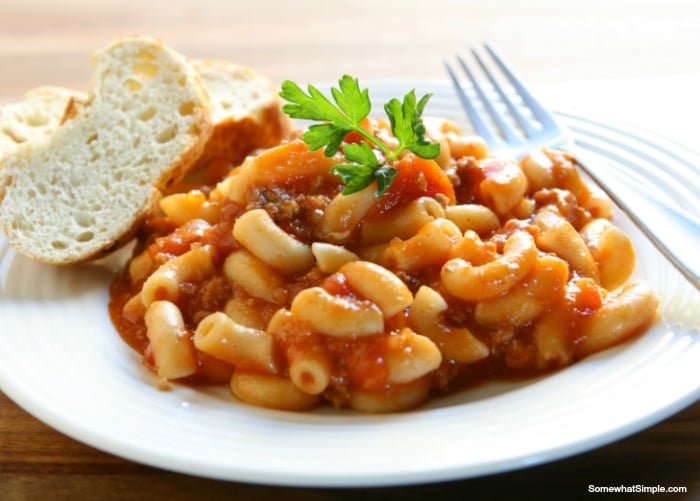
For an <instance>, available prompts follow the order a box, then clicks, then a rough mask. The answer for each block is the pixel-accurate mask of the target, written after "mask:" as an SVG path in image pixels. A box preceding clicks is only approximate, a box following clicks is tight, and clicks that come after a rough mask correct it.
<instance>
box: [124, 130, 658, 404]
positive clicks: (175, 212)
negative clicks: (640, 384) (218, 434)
mask: <svg viewBox="0 0 700 501" xmlns="http://www.w3.org/2000/svg"><path fill="white" fill-rule="evenodd" d="M368 127H370V128H372V127H373V128H379V129H381V130H375V133H376V134H377V136H378V137H383V138H387V137H388V136H387V134H388V132H387V130H388V129H386V127H387V126H386V124H383V123H382V122H380V121H369V125H368ZM427 134H428V136H429V137H431V138H432V139H433V140H435V141H438V142H440V144H441V145H442V147H443V150H442V152H441V154H440V156H439V157H438V158H437V159H436V161H435V162H433V161H421V162H413V161H409V162H407V165H409V166H410V168H411V169H413V170H411V171H406V172H407V173H404V174H403V176H404V177H403V178H402V179H401V182H400V183H399V186H400V188H397V189H394V187H393V186H392V189H390V190H388V191H387V192H386V193H385V194H384V195H383V196H382V197H381V198H377V197H376V194H375V192H376V186H375V185H371V186H369V187H367V188H365V189H364V190H361V191H359V192H357V193H354V194H352V195H342V194H341V193H340V189H341V185H340V183H339V179H338V178H337V177H335V176H334V175H332V174H331V173H330V169H331V167H332V166H333V165H335V164H336V163H338V162H339V161H340V158H339V157H338V158H335V157H334V158H326V157H324V156H323V155H322V154H321V153H319V152H310V151H309V150H308V148H307V147H306V145H304V144H303V143H302V142H301V141H298V140H292V141H290V142H288V143H285V144H282V145H279V146H277V147H274V148H271V149H269V150H267V151H265V152H263V153H261V154H260V155H258V156H251V157H248V158H247V159H246V160H245V162H244V163H243V164H242V165H241V166H239V167H237V168H234V169H233V170H232V171H231V172H230V174H228V175H227V177H226V178H225V179H222V180H220V182H219V183H218V184H217V185H215V186H211V187H209V188H208V189H202V190H192V191H189V192H184V193H176V192H175V194H173V195H169V196H167V197H165V198H164V199H163V200H162V201H161V210H162V212H163V214H162V215H161V219H160V220H158V221H161V220H163V219H162V218H164V221H165V222H166V224H163V223H160V224H161V226H159V225H158V224H155V223H154V224H153V226H152V227H153V228H155V229H154V233H153V235H151V238H148V239H147V240H145V241H144V250H143V251H142V252H141V253H139V254H137V255H136V256H134V258H133V259H132V260H131V261H130V263H129V264H128V266H127V268H126V270H125V273H124V274H123V275H122V276H121V277H120V278H119V279H118V280H117V281H115V284H114V287H113V289H112V306H111V308H112V307H113V309H112V310H111V311H112V312H113V319H114V320H115V324H116V325H117V327H118V328H119V331H120V333H121V334H122V335H123V336H124V337H125V339H127V340H130V341H131V343H132V345H135V346H136V345H138V346H140V348H139V349H141V350H142V352H143V354H144V357H145V360H146V362H147V365H148V366H149V367H150V368H151V369H153V371H154V372H155V373H156V375H157V377H158V378H159V381H160V383H162V384H165V383H167V382H168V381H171V380H183V378H184V380H185V381H187V382H192V383H194V382H197V381H205V382H217V383H219V382H221V381H223V380H226V381H228V384H229V387H230V390H231V393H232V394H233V395H234V396H235V398H237V399H238V400H241V401H243V402H246V403H248V404H251V405H257V406H263V407H268V408H274V409H283V410H290V411H301V410H306V409H310V408H313V407H314V406H316V405H319V404H320V403H321V402H329V403H331V404H332V405H334V406H338V407H351V408H354V409H356V410H358V411H360V412H396V411H402V410H405V409H410V408H413V407H415V406H417V405H419V404H420V403H421V402H423V401H425V400H426V399H427V398H430V396H431V394H432V392H433V391H434V390H436V391H445V390H451V389H454V388H459V387H460V385H462V384H465V383H466V384H469V383H472V382H473V381H474V378H477V377H486V376H485V375H486V374H493V375H496V376H497V375H501V374H504V375H505V374H507V375H513V374H526V375H531V374H539V373H542V372H544V371H550V370H554V369H558V368H561V367H565V366H567V365H569V364H572V363H574V362H576V361H577V360H579V359H581V358H583V357H586V356H588V355H590V354H593V353H596V352H599V351H601V350H604V349H606V348H608V347H610V346H612V345H615V344H618V343H621V342H623V341H625V340H627V339H629V338H631V337H632V336H634V335H636V334H638V333H640V332H641V331H643V330H644V328H645V327H646V326H648V325H649V324H650V323H651V322H653V321H654V317H655V311H656V308H657V301H658V300H657V298H656V296H655V294H654V293H653V291H652V290H651V289H649V287H648V286H646V285H645V284H644V283H643V282H640V281H630V277H631V275H632V272H633V268H634V258H635V255H634V247H633V245H632V242H631V240H630V239H629V237H627V235H625V234H624V233H623V232H622V231H621V230H620V229H619V228H618V227H616V226H615V225H614V224H613V223H612V222H611V221H610V218H611V214H612V213H611V207H612V205H611V204H610V201H609V200H607V198H606V197H605V196H601V195H600V194H599V193H598V192H596V191H595V190H592V189H590V188H589V187H588V186H587V185H586V183H585V182H584V180H583V178H582V177H581V176H580V175H579V174H578V171H577V169H576V162H575V160H574V159H573V157H571V156H569V155H567V154H565V153H562V152H557V151H552V150H541V151H538V152H533V153H532V154H530V155H528V156H526V157H524V158H523V159H522V160H521V161H519V162H511V161H503V160H500V159H496V158H494V157H491V156H489V154H488V150H487V149H486V146H485V143H484V142H483V140H481V139H480V138H474V137H463V136H460V134H459V130H458V129H457V128H456V127H455V126H454V125H453V124H450V123H449V122H445V121H439V120H436V121H433V122H430V125H429V126H428V128H427ZM448 188H449V189H448ZM168 225H169V226H168ZM172 228H176V229H175V230H174V231H172V232H170V230H171V229H172ZM156 229H159V230H158V231H156ZM129 336H133V337H132V338H129ZM479 375H480V376H479Z"/></svg>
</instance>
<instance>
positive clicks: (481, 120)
mask: <svg viewBox="0 0 700 501" xmlns="http://www.w3.org/2000/svg"><path fill="white" fill-rule="evenodd" d="M484 49H485V51H486V52H487V53H488V55H489V56H490V61H491V62H492V63H493V66H495V67H496V68H497V69H498V73H496V72H495V71H493V70H491V69H489V65H487V64H486V60H484V59H483V58H482V57H481V56H479V53H478V52H477V51H476V50H474V49H472V51H471V52H472V55H473V56H474V60H475V61H476V62H477V65H478V67H479V69H480V72H481V73H483V74H484V75H485V76H486V80H487V81H488V87H485V86H484V85H482V84H481V83H479V79H478V78H477V77H476V73H475V72H474V71H473V70H472V69H471V68H470V67H469V65H468V64H467V62H466V61H465V60H464V59H463V58H461V57H459V56H458V57H457V58H456V60H457V63H458V65H459V67H460V68H461V70H462V72H463V73H465V74H466V76H467V79H468V81H469V85H467V86H463V85H462V83H461V82H460V79H459V78H458V77H457V73H456V72H455V70H453V69H452V67H451V66H450V65H449V64H448V63H447V62H445V67H446V68H447V71H448V73H449V75H450V78H451V80H452V83H453V85H454V87H455V90H456V91H457V95H458V96H459V99H460V100H461V102H462V105H463V106H464V109H465V111H466V112H467V116H468V118H469V121H470V122H471V124H472V126H473V127H474V131H475V132H476V133H477V134H478V135H480V136H481V137H482V138H484V140H485V141H486V142H487V144H488V145H489V148H490V149H491V150H492V151H493V152H498V153H500V154H504V155H508V156H511V157H513V158H518V157H520V156H521V155H523V154H525V153H527V152H529V151H532V150H535V149H538V148H542V147H550V148H563V149H567V150H568V151H570V152H572V153H573V154H574V156H575V157H576V159H577V164H578V166H579V167H580V168H581V170H582V171H583V172H584V173H585V174H587V175H588V176H589V177H590V178H591V179H592V180H593V181H594V182H596V183H597V184H598V186H599V187H600V188H601V190H603V191H604V192H605V193H606V194H607V195H608V196H609V197H610V198H611V199H612V200H613V201H614V202H615V203H616V204H617V205H618V206H619V207H620V208H621V209H622V210H623V211H624V212H625V213H626V214H627V216H628V217H629V218H630V220H631V221H632V222H633V223H634V224H635V225H636V226H637V227H638V228H639V230H640V231H641V232H642V233H643V234H644V235H645V236H646V237H647V238H648V239H649V240H650V241H651V243H652V244H653V245H654V246H655V247H656V248H657V249H658V250H659V251H660V252H661V253H662V254H663V255H664V256H665V257H666V259H668V261H669V262H670V263H671V264H672V265H673V266H674V267H675V268H676V269H677V270H678V271H679V272H680V273H681V274H682V275H683V276H684V277H685V278H686V279H687V280H688V282H689V283H690V284H692V285H693V286H694V287H695V288H696V289H698V290H700V266H699V265H698V263H699V262H700V259H699V258H698V256H697V255H696V254H697V252H698V251H700V220H699V219H698V218H697V217H695V216H693V215H691V214H690V213H688V212H686V211H684V210H682V209H681V208H679V207H674V206H671V205H669V204H664V203H660V202H659V201H657V200H656V198H655V197H653V196H650V195H649V196H643V199H642V200H643V202H644V204H643V205H644V207H641V205H642V204H640V203H637V204H636V206H635V207H634V208H633V207H631V203H632V201H631V200H630V201H629V203H628V201H627V199H626V198H625V197H623V196H622V194H621V192H620V190H615V189H613V188H612V185H611V184H609V183H608V182H607V181H606V180H605V179H602V178H601V176H599V175H597V174H596V173H595V172H594V171H592V170H591V169H590V168H589V167H587V166H586V164H585V163H584V162H582V161H581V158H580V156H579V155H577V154H576V151H575V145H574V142H573V137H572V135H571V134H570V132H569V130H568V129H567V128H566V127H565V126H564V125H563V124H562V123H561V122H560V121H559V120H558V119H557V118H556V116H555V115H554V114H553V113H551V112H550V111H548V110H547V109H546V108H544V107H543V106H542V105H541V104H540V103H539V102H538V101H537V100H536V99H535V98H534V97H533V96H532V94H531V93H530V91H528V89H527V88H526V87H525V85H524V84H523V83H522V80H521V79H519V78H518V77H517V76H516V74H515V72H514V71H513V70H512V69H511V68H510V66H509V65H508V64H507V63H506V62H505V60H504V59H503V58H502V57H501V56H499V55H498V53H497V52H496V51H495V50H494V49H493V47H491V46H489V45H488V44H485V45H484ZM498 74H500V76H498ZM502 81H504V82H505V83H507V84H508V85H509V87H511V88H512V89H510V90H507V88H506V87H504V85H503V84H502V83H501V82H502ZM639 201H640V199H639V198H637V200H636V202H639ZM642 209H643V210H644V213H645V214H646V216H642V215H641V212H640V211H642ZM649 209H652V213H649V212H648V210H649ZM650 214H653V218H651V217H649V215H650ZM652 219H653V220H654V221H655V226H654V229H652V228H651V227H650V225H649V221H650V220H652ZM658 221H662V223H661V224H658ZM667 232H668V233H667ZM662 233H663V234H662ZM679 239H684V241H685V243H689V245H681V246H679V245H676V244H678V242H679ZM688 241H690V242H688Z"/></svg>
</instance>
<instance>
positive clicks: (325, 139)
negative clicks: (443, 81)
mask: <svg viewBox="0 0 700 501" xmlns="http://www.w3.org/2000/svg"><path fill="white" fill-rule="evenodd" d="M338 84H339V88H335V87H332V88H331V94H332V95H333V100H334V101H335V104H333V103H332V102H331V101H330V100H329V99H328V98H327V97H326V96H324V95H323V94H322V93H321V92H320V91H319V90H318V89H317V88H316V87H314V86H313V85H309V86H308V94H306V93H305V92H304V91H303V90H302V89H301V88H300V87H299V86H298V85H297V84H296V83H294V82H292V81H289V80H285V81H284V82H283V83H282V91H281V92H280V96H281V97H282V98H284V99H286V100H287V101H289V104H285V105H284V106H283V107H282V111H284V112H285V113H286V114H287V115H289V116H290V117H291V118H301V119H304V120H317V121H322V122H323V123H320V124H313V125H311V126H310V127H309V128H308V130H307V131H306V132H305V133H304V136H303V139H304V142H305V143H306V144H307V145H308V146H309V149H310V150H311V151H315V150H318V149H321V148H325V149H324V154H325V155H326V156H327V157H332V156H333V155H335V154H336V153H337V152H338V150H339V149H340V145H341V143H342V142H343V139H345V136H347V134H349V133H350V132H357V133H358V134H360V135H361V136H362V137H363V138H365V139H366V140H367V141H368V142H369V144H368V143H367V142H364V141H362V142H359V143H348V144H346V145H344V147H343V154H344V156H345V159H346V160H347V161H348V162H349V163H345V164H340V165H336V166H334V167H333V168H332V169H331V172H333V173H334V174H336V175H337V176H339V177H340V178H341V179H342V181H343V184H344V185H345V187H344V189H343V191H342V193H343V194H344V195H348V194H350V193H355V192H357V191H360V190H362V189H363V188H366V187H367V186H369V185H370V184H372V182H373V181H374V180H376V181H377V196H381V195H382V194H383V193H384V192H385V191H386V190H387V188H389V186H390V185H391V183H392V181H393V180H394V178H395V177H396V174H397V173H398V172H397V170H396V168H395V167H394V166H393V164H395V163H396V162H397V161H398V159H399V156H400V155H401V153H403V152H405V151H411V152H413V153H414V154H416V155H418V156H419V157H421V158H435V157H437V156H438V155H439V154H440V144H439V143H432V142H430V141H429V140H427V139H426V138H425V125H423V120H422V118H421V115H422V113H423V109H424V108H425V105H426V104H427V103H428V100H429V99H430V97H431V94H426V95H425V96H423V97H422V98H421V99H420V100H419V101H416V93H415V91H413V90H412V91H411V92H409V93H408V94H406V95H405V96H404V98H403V102H401V101H399V100H398V99H396V98H394V99H392V100H390V101H389V102H388V103H386V104H385V105H384V111H386V114H387V116H388V117H389V122H390V124H391V130H392V132H393V134H394V136H395V137H396V139H397V140H398V146H396V148H393V149H392V148H390V147H389V146H387V145H386V144H384V143H383V142H382V141H380V140H379V139H377V138H376V137H374V135H373V134H371V133H370V132H368V131H367V130H365V129H364V128H363V127H362V126H361V125H360V122H362V120H364V119H365V118H367V116H368V115H369V112H370V111H371V107H372V105H371V104H370V99H369V92H368V90H367V89H360V84H359V82H358V80H357V79H356V78H352V77H350V76H348V75H344V76H343V77H342V78H341V79H340V80H339V82H338ZM370 144H371V145H372V146H373V147H374V148H372V147H370Z"/></svg>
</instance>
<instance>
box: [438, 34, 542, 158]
mask: <svg viewBox="0 0 700 501" xmlns="http://www.w3.org/2000/svg"><path fill="white" fill-rule="evenodd" d="M484 50H485V51H486V53H487V54H488V56H489V58H488V60H486V59H484V58H482V57H481V56H480V55H479V53H478V52H477V51H476V50H475V49H471V54H472V56H473V58H474V60H475V61H476V63H477V65H478V68H479V70H480V72H481V73H482V74H483V76H484V77H486V80H487V83H488V85H484V84H482V83H480V81H479V80H480V79H479V78H478V77H477V75H476V74H475V72H474V71H473V70H472V69H470V67H469V65H468V64H467V62H466V60H465V59H464V58H462V57H460V56H456V60H457V63H458V65H459V67H460V68H461V70H462V72H463V73H464V74H465V75H466V76H467V79H468V82H469V85H468V86H464V85H462V84H461V83H460V79H459V78H458V76H457V73H456V72H455V71H454V70H453V69H452V67H451V66H450V64H448V63H447V62H445V67H446V68H447V71H448V73H449V75H450V78H451V79H452V83H453V84H454V87H455V89H456V90H457V92H458V95H459V98H460V100H461V101H462V104H463V106H464V108H465V110H466V111H467V114H468V116H469V120H470V121H471V122H472V125H473V127H474V131H475V132H476V133H477V134H479V135H480V136H482V137H483V138H484V139H485V140H486V141H487V142H488V143H489V144H490V145H491V146H492V147H499V146H503V145H504V144H505V145H507V146H509V147H510V148H513V147H516V146H517V145H518V144H521V143H522V144H524V143H527V142H529V141H532V140H533V139H535V137H536V136H537V135H538V133H539V132H540V131H541V130H542V129H547V128H549V127H553V126H554V125H555V124H554V119H553V117H552V115H551V114H550V113H549V112H548V111H547V110H546V109H544V108H543V107H542V106H541V105H540V104H539V103H538V102H537V100H535V99H534V98H533V96H532V94H531V93H530V92H529V91H528V90H527V89H526V88H525V86H524V85H523V84H522V83H521V81H520V79H519V78H518V77H517V76H516V75H515V73H514V72H513V70H512V69H511V68H510V67H509V66H508V64H507V63H506V62H505V60H504V59H503V58H502V57H500V56H499V55H498V53H497V52H496V51H495V50H494V49H493V47H491V46H490V45H488V44H484ZM482 80H483V77H482Z"/></svg>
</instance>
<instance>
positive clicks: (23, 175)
mask: <svg viewBox="0 0 700 501" xmlns="http://www.w3.org/2000/svg"><path fill="white" fill-rule="evenodd" d="M209 107H210V105H209V99H208V95H207V92H206V90H205V88H204V85H203V83H202V81H201V78H200V76H199V73H198V72H197V71H196V70H195V69H194V67H193V65H192V64H191V63H190V62H189V61H188V60H187V59H186V58H185V57H184V56H182V55H181V54H179V53H177V52H175V51H174V50H172V49H170V48H168V47H167V46H165V45H164V44H162V43H161V42H159V41H156V40H153V39H150V38H142V37H134V38H127V39H123V40H120V41H117V42H115V43H113V44H112V45H110V46H108V47H107V48H105V49H103V50H101V51H99V52H98V53H96V55H95V56H94V58H93V77H92V81H91V84H90V90H89V94H88V99H87V103H86V104H85V106H84V107H80V108H81V109H78V111H77V114H76V115H75V116H74V117H73V118H72V119H70V120H67V121H66V122H65V123H64V124H63V125H61V126H60V127H58V128H57V129H56V130H55V132H54V133H53V134H51V135H49V136H48V137H47V138H45V139H43V140H34V141H30V142H27V143H25V144H22V145H19V146H18V147H17V149H16V150H15V151H14V152H12V153H10V154H8V155H6V156H5V157H3V158H2V160H0V227H2V229H3V230H4V232H5V233H6V235H7V236H8V239H9V241H10V243H11V244H12V245H13V246H14V247H15V248H16V249H17V250H18V251H19V252H21V253H22V254H25V255H27V256H29V257H32V258H35V259H38V260H40V261H44V262H46V263H51V264H68V263H76V262H82V261H86V260H89V259H92V258H98V257H101V256H102V255H104V253H106V252H108V251H110V250H112V249H114V248H116V247H118V246H120V245H121V244H123V243H126V242H127V241H128V240H129V239H130V238H131V236H133V233H134V232H135V231H136V229H137V228H138V226H139V225H140V223H141V221H142V220H143V219H144V218H145V217H146V216H147V215H148V214H149V213H150V212H151V211H152V210H154V209H155V207H156V204H157V202H158V200H159V199H160V196H161V194H162V192H163V191H164V190H165V189H166V188H167V186H168V185H169V184H171V183H173V182H176V181H178V180H179V179H180V178H181V177H182V176H183V174H184V173H185V172H186V170H187V169H189V168H190V167H191V166H192V165H193V164H194V162H195V161H196V160H197V159H198V158H199V157H200V156H201V154H202V152H203V151H204V147H205V146H206V144H207V142H208V140H209V137H210V135H211V130H212V123H211V113H210V111H209V109H210V108H209Z"/></svg>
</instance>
